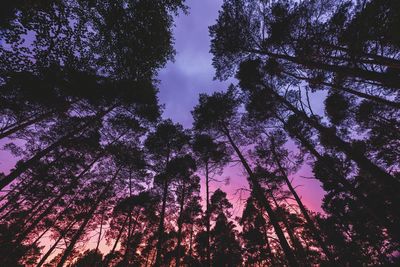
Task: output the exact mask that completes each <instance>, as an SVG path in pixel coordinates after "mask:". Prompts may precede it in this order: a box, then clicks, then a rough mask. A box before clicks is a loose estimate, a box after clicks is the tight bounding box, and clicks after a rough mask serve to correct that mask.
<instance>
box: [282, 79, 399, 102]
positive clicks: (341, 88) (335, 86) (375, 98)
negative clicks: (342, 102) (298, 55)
mask: <svg viewBox="0 0 400 267" xmlns="http://www.w3.org/2000/svg"><path fill="white" fill-rule="evenodd" d="M283 73H284V74H286V75H288V76H290V77H293V78H296V79H298V80H303V81H311V80H312V79H310V78H308V77H302V76H298V75H294V74H292V73H289V72H285V71H284V72H283ZM321 84H322V85H325V86H328V87H331V88H333V89H336V90H339V91H344V92H346V93H349V94H352V95H355V96H358V97H360V98H363V99H367V100H370V101H373V102H376V103H379V104H383V105H386V106H389V107H393V108H396V109H400V103H399V102H395V101H391V100H388V99H384V98H381V97H378V96H374V95H370V94H366V93H363V92H359V91H357V90H354V89H351V88H348V87H344V86H341V85H338V84H333V83H327V82H321Z"/></svg>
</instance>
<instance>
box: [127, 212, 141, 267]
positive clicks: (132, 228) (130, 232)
mask: <svg viewBox="0 0 400 267" xmlns="http://www.w3.org/2000/svg"><path fill="white" fill-rule="evenodd" d="M139 216H140V208H139V210H138V211H137V212H136V216H135V221H134V222H133V225H132V222H131V219H129V227H128V235H127V239H126V248H125V253H124V258H123V262H124V263H125V264H126V262H127V261H128V256H129V249H130V245H131V243H132V237H133V233H134V232H135V231H136V227H137V225H138V220H139ZM129 217H131V215H130V216H129Z"/></svg>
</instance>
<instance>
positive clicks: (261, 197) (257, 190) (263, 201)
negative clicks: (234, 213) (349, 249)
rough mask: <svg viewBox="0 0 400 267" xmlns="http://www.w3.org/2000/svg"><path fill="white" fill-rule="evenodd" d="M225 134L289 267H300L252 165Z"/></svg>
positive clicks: (225, 132) (226, 134)
mask: <svg viewBox="0 0 400 267" xmlns="http://www.w3.org/2000/svg"><path fill="white" fill-rule="evenodd" d="M223 132H224V134H225V136H226V137H227V138H228V140H229V143H230V144H231V146H232V148H233V149H234V150H235V152H236V154H237V156H238V157H239V159H240V161H241V163H242V165H243V167H244V168H245V170H246V172H247V174H248V176H249V177H248V178H249V183H250V185H251V187H252V190H253V192H254V196H255V198H256V199H257V201H258V202H259V204H260V206H262V207H264V209H265V210H266V212H267V213H268V216H269V218H270V221H271V224H272V226H273V227H274V230H275V233H276V235H277V237H278V239H279V242H280V244H281V246H282V249H283V251H284V253H285V255H286V259H287V261H288V264H289V266H291V267H295V266H299V264H298V262H297V260H296V258H295V256H294V254H293V251H292V249H291V248H290V246H289V244H288V242H287V240H286V238H285V235H284V233H283V231H282V228H281V227H280V225H279V223H278V219H277V217H276V215H275V212H274V211H273V209H272V207H271V205H270V203H269V201H268V200H267V198H266V197H265V194H264V190H263V188H262V187H261V185H260V184H259V182H258V180H257V179H256V178H255V177H254V173H253V171H252V169H251V168H250V165H249V164H248V163H247V161H246V159H245V158H244V156H243V155H242V152H241V151H240V150H239V148H238V147H237V146H236V144H235V143H234V141H233V139H232V137H231V135H230V134H229V130H228V129H227V128H226V127H224V130H223Z"/></svg>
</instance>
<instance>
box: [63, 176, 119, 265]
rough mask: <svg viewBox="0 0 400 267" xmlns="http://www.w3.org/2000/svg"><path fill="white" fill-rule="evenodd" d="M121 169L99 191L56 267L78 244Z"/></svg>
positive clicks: (64, 260) (65, 259)
mask: <svg viewBox="0 0 400 267" xmlns="http://www.w3.org/2000/svg"><path fill="white" fill-rule="evenodd" d="M120 170H121V169H118V170H117V171H116V172H115V174H114V177H112V178H111V179H110V181H109V182H108V183H107V185H106V186H105V188H104V189H103V190H102V191H101V193H100V195H99V196H98V197H97V198H96V202H95V204H94V205H93V206H92V207H91V209H90V210H89V212H88V213H87V215H86V218H85V219H84V221H83V222H82V224H81V226H80V227H79V229H78V230H77V231H76V233H75V234H74V236H73V237H72V239H71V242H70V244H69V245H68V247H67V248H66V249H65V251H64V254H63V256H62V257H61V260H60V262H59V263H58V264H57V267H62V266H64V264H65V262H66V261H67V259H68V257H69V256H70V255H71V253H72V250H73V249H74V247H75V244H76V243H77V242H78V240H79V238H80V237H81V236H82V234H83V232H84V230H85V228H86V226H87V225H88V223H89V221H90V220H91V219H92V215H93V214H94V212H95V211H96V210H97V208H98V207H99V205H100V201H101V200H102V198H103V196H104V195H105V194H106V193H107V192H108V190H109V188H110V186H111V185H112V183H113V182H114V181H115V179H116V178H117V176H118V173H119V171H120Z"/></svg>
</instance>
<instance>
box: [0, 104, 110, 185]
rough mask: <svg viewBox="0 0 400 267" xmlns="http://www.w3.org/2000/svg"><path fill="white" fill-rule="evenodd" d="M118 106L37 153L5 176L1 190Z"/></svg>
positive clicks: (0, 181)
mask: <svg viewBox="0 0 400 267" xmlns="http://www.w3.org/2000/svg"><path fill="white" fill-rule="evenodd" d="M115 107H116V106H115V105H114V106H112V107H110V108H108V109H107V110H105V111H103V112H100V113H99V114H98V115H97V116H96V118H94V119H91V120H89V121H88V122H86V123H84V124H83V125H82V126H80V127H77V128H76V129H74V130H72V131H71V132H69V133H68V134H66V135H64V136H63V137H61V138H60V139H58V140H57V141H55V142H54V143H52V144H51V145H49V146H48V147H46V148H44V149H43V150H41V151H39V152H37V153H36V154H35V155H34V156H33V157H31V158H30V159H28V160H26V161H24V162H21V163H19V164H18V165H17V167H16V168H15V169H14V170H13V171H12V172H11V173H10V174H8V175H7V176H5V177H4V178H3V179H1V180H0V190H2V189H3V188H4V187H6V186H7V185H8V184H10V183H11V182H13V181H14V180H15V179H16V178H18V177H19V176H20V175H21V174H22V173H24V172H25V171H27V170H29V169H30V168H31V167H32V166H34V165H35V164H36V163H37V162H38V161H39V160H40V159H41V158H43V157H44V156H46V155H47V154H48V153H50V152H51V151H53V150H55V149H56V148H58V147H59V146H61V145H62V144H65V143H67V142H69V141H71V139H73V137H74V135H75V134H77V133H79V132H81V131H82V130H84V129H85V128H87V127H88V126H90V125H91V124H93V123H95V122H97V121H98V120H99V119H101V118H103V117H104V116H105V115H106V114H108V113H109V112H111V111H112V110H113V109H114V108H115Z"/></svg>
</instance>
